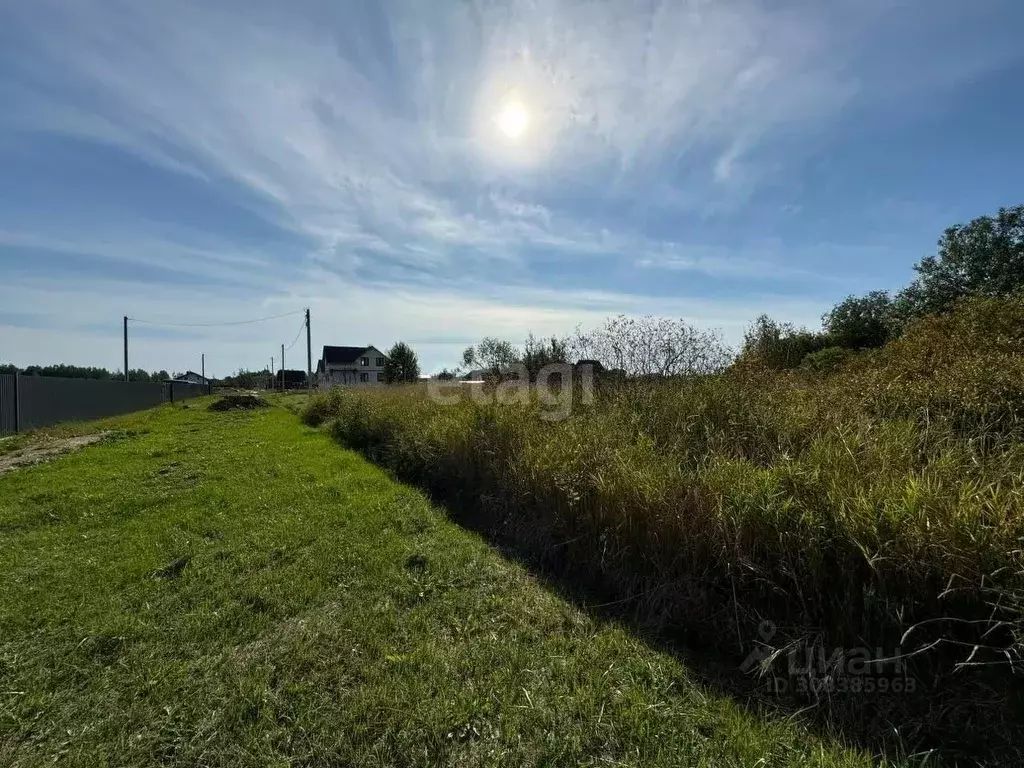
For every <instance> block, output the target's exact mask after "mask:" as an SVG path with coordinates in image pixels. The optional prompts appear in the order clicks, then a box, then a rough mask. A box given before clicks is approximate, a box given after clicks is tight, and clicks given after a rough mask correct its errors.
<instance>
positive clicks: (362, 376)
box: [359, 373, 370, 381]
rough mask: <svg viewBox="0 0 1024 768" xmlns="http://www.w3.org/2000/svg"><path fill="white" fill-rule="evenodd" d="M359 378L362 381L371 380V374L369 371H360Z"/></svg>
mask: <svg viewBox="0 0 1024 768" xmlns="http://www.w3.org/2000/svg"><path fill="white" fill-rule="evenodd" d="M359 380H360V381H369V380H370V374H368V373H360V374H359Z"/></svg>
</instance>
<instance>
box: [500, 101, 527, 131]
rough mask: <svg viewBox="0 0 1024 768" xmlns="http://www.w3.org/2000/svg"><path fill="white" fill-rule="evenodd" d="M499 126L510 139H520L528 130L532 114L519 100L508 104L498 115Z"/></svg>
mask: <svg viewBox="0 0 1024 768" xmlns="http://www.w3.org/2000/svg"><path fill="white" fill-rule="evenodd" d="M497 123H498V128H499V129H500V130H501V132H502V133H504V134H505V135H506V136H508V137H509V138H510V139H518V138H519V137H520V136H522V135H523V132H524V131H526V127H527V125H529V123H530V116H529V115H528V114H527V112H526V108H525V107H523V105H522V104H519V103H518V102H513V103H511V104H506V105H505V107H504V109H502V110H501V112H500V113H499V114H498V117H497Z"/></svg>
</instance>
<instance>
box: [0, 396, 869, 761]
mask: <svg viewBox="0 0 1024 768" xmlns="http://www.w3.org/2000/svg"><path fill="white" fill-rule="evenodd" d="M107 427H108V428H110V427H113V428H116V430H118V431H115V432H114V433H113V434H112V436H111V438H110V439H108V440H106V441H104V442H102V443H99V444H96V445H93V446H90V447H87V448H85V449H83V450H81V451H79V452H77V453H74V454H69V455H66V456H63V457H61V458H58V459H57V460H55V461H53V462H51V463H48V464H44V465H39V466H36V467H32V468H29V469H22V470H18V471H15V472H12V473H10V474H8V475H6V476H4V477H2V478H0V765H3V766H29V765H44V764H45V765H52V764H54V763H56V764H58V765H97V766H99V765H104V766H105V765H119V766H120V765H125V766H127V765H131V766H135V765H154V764H159V765H188V766H194V765H231V766H238V765H254V766H256V765H259V766H263V765H280V766H285V765H288V766H291V765H337V766H385V765H387V766H391V765H394V766H409V765H511V766H519V765H638V766H639V765H643V766H653V765H686V766H690V765H694V766H700V765H706V766H724V765H735V766H781V765H793V766H811V765H820V766H862V765H869V764H871V761H870V760H869V759H868V758H867V757H865V756H864V755H860V754H857V753H854V752H850V751H846V750H844V749H843V748H842V747H841V746H840V745H838V744H836V743H834V742H829V741H822V740H821V739H820V738H818V737H816V736H815V735H813V734H812V733H810V732H808V731H807V730H805V729H804V728H803V727H802V726H801V725H800V724H799V723H795V722H793V721H791V720H785V719H783V718H781V717H780V716H777V715H771V714H767V713H760V714H758V713H752V712H750V711H749V710H747V709H744V708H742V707H740V706H739V705H738V704H737V703H736V702H734V701H732V700H731V699H729V698H727V697H722V696H720V695H716V694H713V693H711V692H709V690H707V689H705V688H704V687H702V686H701V685H700V684H698V683H697V682H695V680H694V679H693V677H692V676H691V675H690V674H689V673H688V671H687V669H686V668H685V667H684V666H683V665H682V664H681V663H679V662H678V661H676V660H675V659H674V658H672V657H671V656H669V655H666V654H663V653H660V652H657V651H655V650H652V649H651V648H649V647H648V646H646V645H645V644H644V643H642V642H641V641H640V640H638V639H636V638H635V637H633V636H632V635H631V634H630V633H629V632H628V631H626V630H625V629H623V628H621V627H619V626H617V625H615V624H612V623H604V622H602V621H601V620H599V619H595V618H593V617H591V616H589V615H588V614H587V613H585V612H582V611H580V610H579V609H578V608H576V607H573V606H572V605H570V604H568V603H566V602H565V601H564V600H562V599H561V598H560V597H558V596H557V595H556V594H554V593H553V592H551V591H550V590H549V589H547V588H545V587H544V586H543V585H541V584H540V583H538V582H537V581H536V580H535V579H534V578H533V577H531V575H530V574H529V573H527V572H526V571H525V570H524V569H523V568H522V567H520V566H519V565H517V564H515V563H513V562H510V561H508V560H506V559H504V558H502V556H501V555H500V554H498V553H496V552H495V551H493V550H492V549H490V548H489V547H488V546H487V545H486V544H485V543H484V542H483V541H482V540H481V539H479V538H478V537H477V536H476V535H474V534H472V533H470V532H467V531H466V530H463V529H461V528H459V527H458V526H457V525H455V524H453V523H452V522H450V521H449V520H448V519H447V518H446V516H445V514H444V511H443V510H440V509H438V508H436V507H433V506H432V505H431V504H430V503H429V502H428V501H427V500H426V499H425V498H424V497H423V496H422V495H421V494H420V493H418V492H416V491H414V490H411V489H410V488H408V487H406V486H403V485H401V484H399V483H396V482H394V481H393V480H392V479H390V478H389V477H388V476H387V475H385V474H384V473H383V472H381V471H380V470H378V469H376V468H374V467H373V466H371V465H370V464H368V463H367V462H366V461H365V460H364V459H362V458H361V457H359V456H358V455H357V454H355V453H352V452H350V451H346V450H344V449H342V448H340V447H339V446H338V445H337V444H335V443H334V442H333V441H332V440H331V439H330V438H329V437H328V436H327V435H326V434H323V433H320V432H317V431H315V430H312V429H309V428H306V427H303V426H302V425H301V424H300V423H299V421H298V419H297V418H296V417H295V416H294V415H293V414H292V413H290V412H288V411H287V410H285V409H283V408H278V407H275V408H268V409H265V410H262V411H258V412H234V413H223V414H218V413H211V412H208V411H206V409H205V402H202V401H199V402H195V401H194V402H193V403H191V404H190V407H188V408H187V409H183V408H181V407H180V406H165V407H163V408H161V409H157V410H155V411H151V412H147V413H143V414H138V415H133V416H130V417H124V418H120V419H116V420H113V421H111V422H108V423H107Z"/></svg>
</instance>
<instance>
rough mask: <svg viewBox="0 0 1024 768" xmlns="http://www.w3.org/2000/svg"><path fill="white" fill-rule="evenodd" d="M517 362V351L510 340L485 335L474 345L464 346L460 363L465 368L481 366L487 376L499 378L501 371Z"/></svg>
mask: <svg viewBox="0 0 1024 768" xmlns="http://www.w3.org/2000/svg"><path fill="white" fill-rule="evenodd" d="M518 362H519V351H518V350H517V349H516V348H515V347H514V346H513V345H512V343H511V342H508V341H504V340H503V339H497V338H495V337H493V336H487V337H485V338H483V339H481V340H480V343H479V344H477V345H476V346H475V347H466V350H465V351H464V352H463V353H462V363H463V365H465V366H466V367H467V368H482V369H483V370H484V371H486V373H487V375H488V376H492V377H494V378H500V376H501V374H502V372H503V371H504V370H505V369H507V368H508V367H510V366H512V365H514V364H515V363H518Z"/></svg>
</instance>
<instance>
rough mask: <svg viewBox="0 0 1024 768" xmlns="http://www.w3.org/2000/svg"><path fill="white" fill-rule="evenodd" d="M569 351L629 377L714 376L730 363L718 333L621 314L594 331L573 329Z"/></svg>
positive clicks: (680, 322) (729, 354)
mask: <svg viewBox="0 0 1024 768" xmlns="http://www.w3.org/2000/svg"><path fill="white" fill-rule="evenodd" d="M570 346H571V348H572V352H573V354H574V356H575V357H576V358H587V359H592V360H597V361H598V362H600V363H601V364H602V365H603V366H604V367H605V368H608V369H619V370H622V371H624V372H625V373H626V374H627V375H629V376H645V375H660V376H681V375H689V374H699V373H715V372H718V371H721V370H722V369H723V368H725V367H726V366H727V365H728V364H729V362H730V361H731V360H732V358H733V354H732V351H731V350H730V349H729V348H728V347H727V346H726V345H725V344H724V343H723V341H722V339H721V336H720V335H719V334H718V333H717V332H715V331H709V330H703V329H701V328H697V327H695V326H692V325H689V324H687V323H686V322H685V321H684V320H675V319H672V318H667V317H652V316H650V315H647V316H644V317H628V316H626V315H619V316H618V317H613V318H609V319H608V320H606V321H605V323H604V325H602V326H600V327H598V328H595V329H594V330H592V331H588V332H583V331H580V330H577V331H576V334H575V336H574V337H573V338H572V339H571V340H570Z"/></svg>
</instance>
